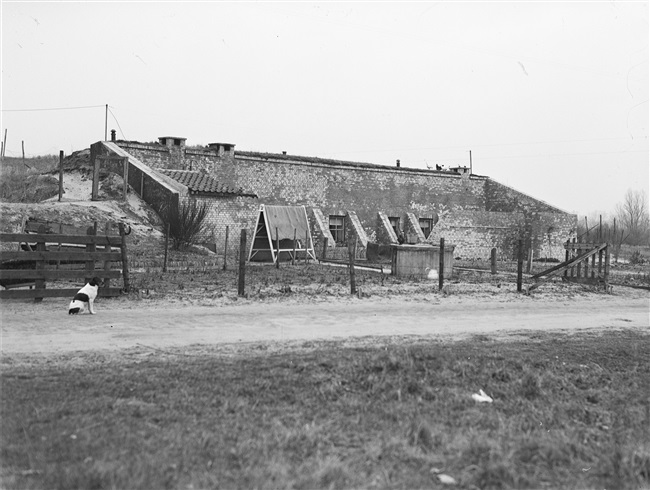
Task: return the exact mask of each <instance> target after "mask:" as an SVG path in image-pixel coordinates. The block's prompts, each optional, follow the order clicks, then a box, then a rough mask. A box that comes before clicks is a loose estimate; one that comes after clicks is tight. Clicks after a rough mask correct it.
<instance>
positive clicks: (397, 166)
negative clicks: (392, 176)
mask: <svg viewBox="0 0 650 490" xmlns="http://www.w3.org/2000/svg"><path fill="white" fill-rule="evenodd" d="M397 168H399V159H398V160H397Z"/></svg>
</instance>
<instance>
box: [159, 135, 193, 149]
mask: <svg viewBox="0 0 650 490" xmlns="http://www.w3.org/2000/svg"><path fill="white" fill-rule="evenodd" d="M185 140H187V138H179V137H178V136H160V137H159V138H158V143H160V144H161V145H163V146H166V147H168V148H174V147H176V148H185Z"/></svg>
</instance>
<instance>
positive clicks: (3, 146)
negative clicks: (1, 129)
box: [2, 128, 7, 160]
mask: <svg viewBox="0 0 650 490" xmlns="http://www.w3.org/2000/svg"><path fill="white" fill-rule="evenodd" d="M6 151H7V128H5V137H4V140H2V159H3V160H4V158H5V152H6Z"/></svg>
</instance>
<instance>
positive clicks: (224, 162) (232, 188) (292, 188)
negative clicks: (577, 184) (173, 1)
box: [91, 136, 577, 259]
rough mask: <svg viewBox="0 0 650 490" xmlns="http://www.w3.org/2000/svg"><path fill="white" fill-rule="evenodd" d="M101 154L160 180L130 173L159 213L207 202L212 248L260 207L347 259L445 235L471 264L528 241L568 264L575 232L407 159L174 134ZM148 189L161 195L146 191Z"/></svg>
mask: <svg viewBox="0 0 650 490" xmlns="http://www.w3.org/2000/svg"><path fill="white" fill-rule="evenodd" d="M100 155H102V156H111V155H116V156H125V155H128V157H129V162H130V163H132V164H133V167H134V169H136V168H141V169H142V168H148V169H150V170H151V172H150V173H151V174H152V175H154V174H155V175H157V176H158V177H159V179H158V181H157V182H155V183H154V182H153V179H146V178H144V177H142V176H140V177H138V175H139V174H138V171H137V170H130V171H129V184H130V185H131V187H132V188H133V190H134V191H135V192H137V193H138V194H140V195H142V196H143V198H144V199H145V200H146V201H147V202H149V203H151V204H152V206H153V207H154V209H156V210H159V209H161V207H164V202H165V200H169V199H178V200H179V202H181V203H182V202H183V201H187V200H190V199H196V200H203V201H205V202H207V203H209V205H210V207H211V212H210V217H209V221H210V224H209V229H210V233H209V236H206V241H208V242H211V243H212V242H216V243H217V244H219V243H220V242H221V241H223V237H224V235H225V227H226V226H230V229H231V230H235V229H240V228H247V229H248V230H249V231H250V232H251V233H252V231H253V230H252V228H253V226H254V224H255V219H256V216H257V212H258V209H259V205H260V204H267V205H304V206H306V207H307V209H308V210H309V213H308V214H309V219H310V221H311V228H312V230H313V231H314V237H313V238H314V240H316V243H318V244H319V245H317V246H316V250H317V252H318V251H319V247H322V243H323V238H327V239H328V244H329V246H330V247H332V250H328V253H327V256H328V257H336V256H337V254H340V255H341V256H344V255H345V254H346V253H347V248H346V247H345V244H346V242H347V241H348V240H349V239H350V238H354V239H357V240H358V247H359V248H360V250H361V251H362V254H363V250H364V248H365V247H366V246H367V243H368V242H371V243H380V244H389V243H397V241H398V238H399V235H402V236H403V238H404V240H405V242H406V243H423V242H430V243H434V244H437V243H438V242H439V239H440V238H441V237H444V238H445V241H446V243H448V244H450V245H454V246H455V255H456V256H457V257H463V258H482V259H489V257H490V251H491V249H492V248H493V247H496V248H497V250H498V252H499V254H500V255H501V256H503V257H507V258H510V257H513V256H514V254H515V249H516V246H515V245H516V243H517V240H518V239H523V240H524V241H525V244H526V246H527V247H532V249H533V257H534V258H537V257H554V258H557V259H564V248H563V243H564V242H565V241H566V240H568V239H570V238H572V237H574V236H575V232H576V226H577V217H576V216H575V215H573V214H570V213H567V212H565V211H563V210H561V209H558V208H556V207H554V206H552V205H550V204H548V203H546V202H543V201H541V200H539V199H535V198H533V197H530V196H528V195H526V194H524V193H522V192H519V191H517V190H515V189H513V188H511V187H508V186H505V185H503V184H500V183H498V182H496V181H494V180H492V179H490V178H489V177H485V176H480V175H473V174H471V171H470V169H469V168H466V167H458V168H454V169H450V170H442V169H441V170H423V169H413V168H406V167H403V166H400V164H399V161H398V162H397V163H396V165H395V167H388V166H384V165H376V164H370V163H358V162H347V161H338V160H330V159H323V158H316V157H305V156H296V155H287V154H286V153H285V152H283V153H281V154H275V153H258V152H247V151H235V145H234V144H232V143H212V144H209V145H207V146H205V147H188V146H186V140H185V138H179V137H174V136H165V137H161V138H159V141H158V143H139V142H131V141H111V142H98V143H95V144H94V145H92V147H91V160H92V161H94V159H95V158H96V157H97V156H100ZM140 174H142V175H144V173H143V171H142V170H140ZM145 181H146V182H145ZM147 182H149V183H150V185H149V186H150V187H152V188H153V187H157V188H159V189H158V190H156V191H155V192H154V191H153V190H151V191H148V190H147ZM336 245H338V247H336ZM217 246H219V245H217Z"/></svg>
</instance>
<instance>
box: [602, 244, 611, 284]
mask: <svg viewBox="0 0 650 490" xmlns="http://www.w3.org/2000/svg"><path fill="white" fill-rule="evenodd" d="M610 260H611V258H610V254H609V243H608V244H607V247H605V273H604V277H603V279H604V281H605V291H607V292H609V263H610Z"/></svg>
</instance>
